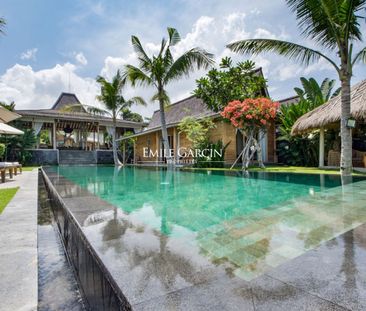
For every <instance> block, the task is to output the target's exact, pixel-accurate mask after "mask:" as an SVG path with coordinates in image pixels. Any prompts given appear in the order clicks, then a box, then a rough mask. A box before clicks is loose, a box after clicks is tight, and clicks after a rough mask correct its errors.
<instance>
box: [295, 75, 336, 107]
mask: <svg viewBox="0 0 366 311" xmlns="http://www.w3.org/2000/svg"><path fill="white" fill-rule="evenodd" d="M300 81H301V84H302V87H303V88H302V89H301V88H298V87H295V88H294V90H295V92H296V94H297V95H298V96H299V98H300V101H305V100H306V101H308V102H310V104H311V105H310V106H309V108H310V110H313V109H314V108H316V107H318V106H320V105H322V104H324V103H326V102H327V101H328V100H329V99H331V98H333V97H335V96H337V95H338V94H339V93H340V91H341V88H340V87H339V88H337V89H336V90H335V91H333V88H334V86H335V83H336V80H334V79H333V80H332V79H329V78H325V79H324V80H323V82H322V83H321V84H320V85H319V83H318V82H317V81H316V80H315V79H314V78H310V79H306V78H304V77H301V78H300ZM310 110H309V111H310Z"/></svg>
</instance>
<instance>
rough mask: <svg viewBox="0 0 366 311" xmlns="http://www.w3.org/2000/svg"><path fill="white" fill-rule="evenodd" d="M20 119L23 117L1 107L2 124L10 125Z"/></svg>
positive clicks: (0, 118) (0, 117) (0, 119)
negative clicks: (9, 123)
mask: <svg viewBox="0 0 366 311" xmlns="http://www.w3.org/2000/svg"><path fill="white" fill-rule="evenodd" d="M20 117H21V116H20V115H19V114H17V113H15V112H12V111H10V110H8V109H5V108H4V107H2V106H0V122H3V123H8V122H10V121H13V120H15V119H18V118H20Z"/></svg>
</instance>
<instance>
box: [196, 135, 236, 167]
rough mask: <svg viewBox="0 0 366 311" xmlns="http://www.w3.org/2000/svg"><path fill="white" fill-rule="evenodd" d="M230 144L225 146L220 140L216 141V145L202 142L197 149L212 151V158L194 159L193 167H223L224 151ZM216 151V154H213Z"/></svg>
mask: <svg viewBox="0 0 366 311" xmlns="http://www.w3.org/2000/svg"><path fill="white" fill-rule="evenodd" d="M229 144H230V142H228V143H227V144H226V145H225V146H224V144H223V142H222V140H218V141H217V142H216V143H211V142H204V143H202V144H200V146H199V147H198V148H197V149H200V150H205V149H209V150H212V156H201V157H200V156H199V157H196V158H195V160H196V163H195V164H194V167H200V168H207V167H224V160H225V151H226V148H227V147H228V145H229ZM214 151H217V152H214Z"/></svg>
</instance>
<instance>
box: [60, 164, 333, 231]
mask: <svg viewBox="0 0 366 311" xmlns="http://www.w3.org/2000/svg"><path fill="white" fill-rule="evenodd" d="M59 173H60V174H61V175H63V176H65V177H66V178H68V179H69V180H72V181H73V182H74V183H76V184H78V185H80V186H81V187H83V188H85V189H87V190H89V191H90V192H91V193H93V194H95V195H97V196H98V197H100V198H102V199H103V200H105V201H108V202H109V203H111V204H113V205H115V206H117V207H119V208H121V209H122V210H123V211H124V212H127V213H131V212H134V211H138V210H141V209H144V208H145V209H152V210H153V211H154V213H155V214H156V215H158V216H164V217H165V218H166V219H167V221H168V222H169V223H171V224H173V225H174V224H176V225H180V226H184V227H186V228H188V229H190V230H192V231H200V230H202V229H205V228H207V227H210V226H212V225H215V224H219V223H221V222H222V221H224V220H229V219H231V218H234V217H238V216H243V215H248V214H250V213H252V212H253V211H257V210H259V209H263V208H266V207H269V206H271V205H274V204H278V203H280V202H284V201H288V200H289V199H293V198H297V197H302V196H309V195H312V194H314V193H315V192H320V191H322V190H325V189H327V188H330V187H335V186H339V185H340V178H339V177H338V176H330V175H328V176H326V175H325V176H319V175H300V174H297V175H294V174H292V175H289V174H263V173H250V177H249V178H243V177H242V176H241V174H240V173H239V174H238V175H235V174H229V175H225V174H224V173H223V172H220V171H211V172H207V171H195V172H186V171H180V170H176V171H173V172H172V171H167V170H166V169H162V168H151V169H146V168H135V167H125V168H122V169H120V170H119V171H118V170H115V168H114V167H110V166H109V167H108V166H105V167H103V166H102V167H100V166H99V167H92V166H89V167H78V168H77V169H76V168H75V167H72V166H61V167H60V168H59ZM142 215H143V213H142ZM146 217H147V218H146V219H143V221H146V222H149V219H148V217H149V215H146ZM163 230H164V231H165V232H163V233H164V234H170V232H169V228H168V227H164V228H163Z"/></svg>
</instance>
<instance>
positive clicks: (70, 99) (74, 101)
mask: <svg viewBox="0 0 366 311" xmlns="http://www.w3.org/2000/svg"><path fill="white" fill-rule="evenodd" d="M76 105H78V106H80V109H81V110H82V111H84V112H86V110H85V108H84V107H83V105H82V104H81V102H80V100H79V99H78V98H77V96H76V95H75V94H73V93H65V92H62V93H61V95H60V96H59V97H58V98H57V100H56V102H55V103H54V105H53V106H52V108H51V109H52V110H63V109H64V108H66V107H67V106H76Z"/></svg>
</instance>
